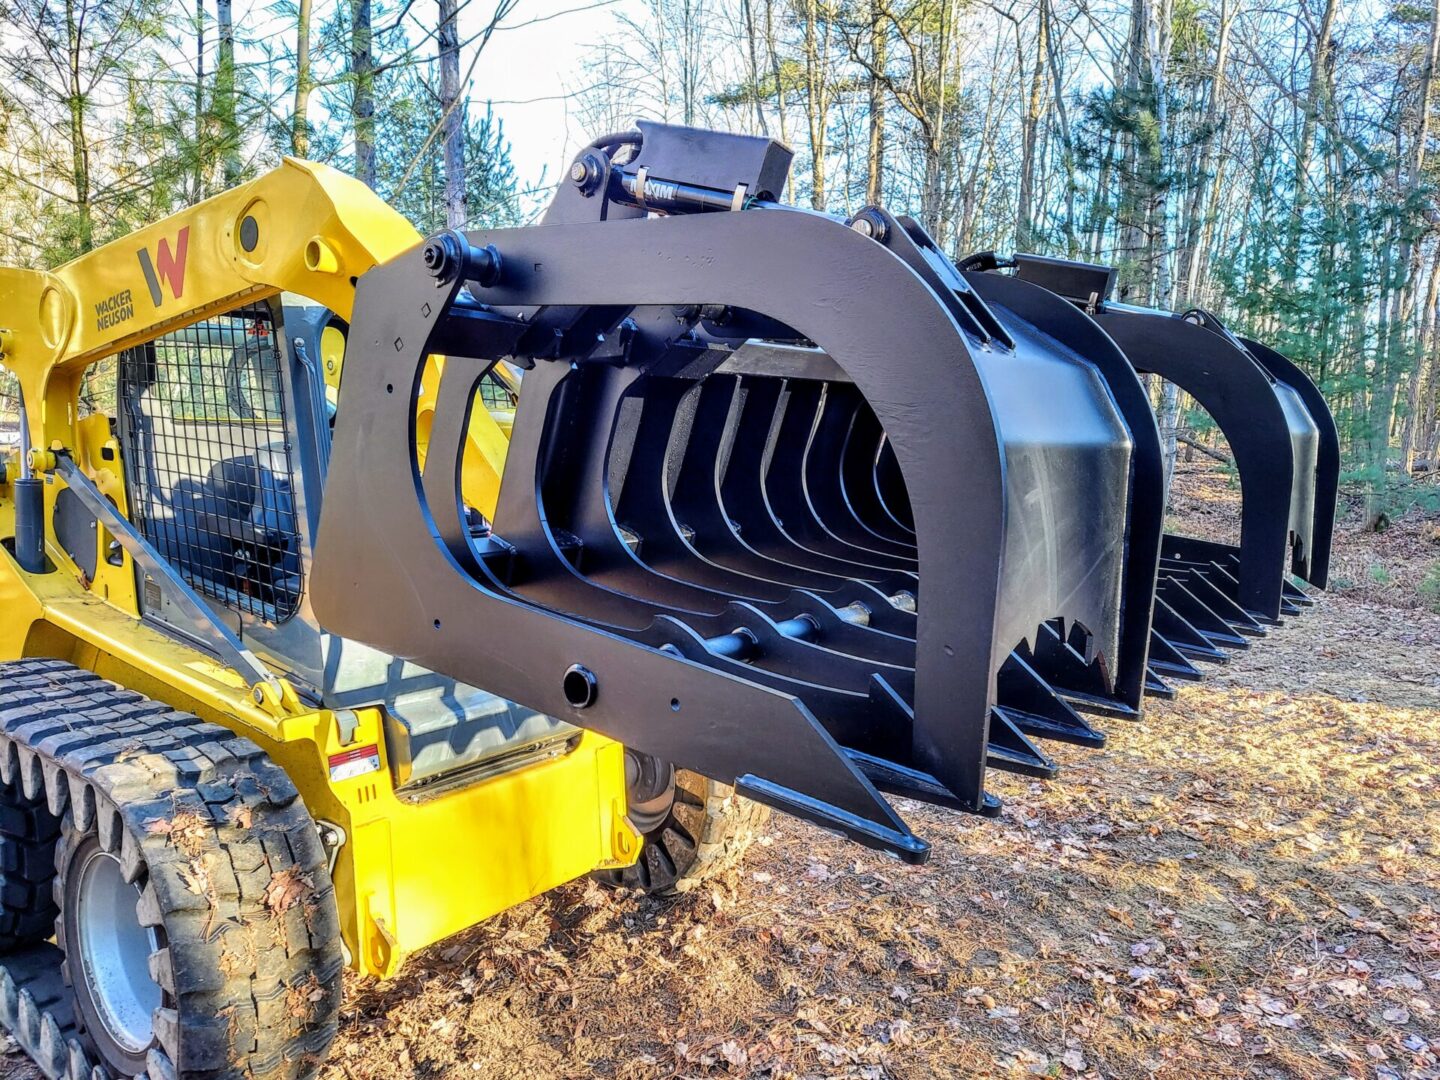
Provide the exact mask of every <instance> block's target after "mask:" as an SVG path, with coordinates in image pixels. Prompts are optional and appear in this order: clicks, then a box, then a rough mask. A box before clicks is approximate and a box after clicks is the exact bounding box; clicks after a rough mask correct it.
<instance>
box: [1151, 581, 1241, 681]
mask: <svg viewBox="0 0 1440 1080" xmlns="http://www.w3.org/2000/svg"><path fill="white" fill-rule="evenodd" d="M1154 627H1155V630H1156V632H1157V633H1159V634H1161V635H1163V636H1164V638H1165V640H1166V641H1168V642H1170V644H1172V645H1173V646H1175V648H1176V649H1178V650H1179V651H1180V652H1181V653H1182V654H1183V655H1185V656H1186V657H1188V658H1189V659H1191V660H1208V661H1210V662H1211V663H1214V664H1223V663H1226V662H1227V661H1228V660H1229V659H1230V657H1229V655H1228V654H1227V653H1226V652H1225V650H1224V649H1221V648H1218V647H1217V646H1216V645H1215V644H1214V643H1213V642H1212V641H1211V640H1210V639H1209V638H1208V637H1206V636H1205V635H1204V634H1202V633H1201V632H1200V631H1199V630H1197V629H1196V628H1195V626H1194V625H1192V624H1191V623H1190V621H1189V620H1188V619H1186V618H1185V617H1184V616H1183V615H1181V614H1180V613H1179V612H1178V611H1176V610H1175V609H1174V608H1173V607H1171V606H1170V604H1169V603H1168V602H1167V601H1165V600H1164V599H1162V598H1161V597H1159V596H1157V597H1156V598H1155V617H1154Z"/></svg>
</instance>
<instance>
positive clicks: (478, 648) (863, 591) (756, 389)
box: [312, 124, 1211, 861]
mask: <svg viewBox="0 0 1440 1080" xmlns="http://www.w3.org/2000/svg"><path fill="white" fill-rule="evenodd" d="M789 162H790V154H789V151H787V150H785V149H784V148H783V147H782V146H780V145H779V144H777V143H774V142H771V141H768V140H765V139H759V138H749V137H739V136H731V135H721V134H717V133H712V132H703V131H696V130H693V129H687V128H674V127H667V126H662V125H656V124H642V125H640V131H639V132H637V133H634V134H631V135H625V136H619V137H615V138H613V139H611V140H609V141H608V142H605V143H597V144H595V145H592V146H591V147H589V148H587V149H586V150H585V151H583V152H582V153H581V154H580V155H579V157H577V159H576V161H575V162H574V164H573V166H572V168H571V170H570V173H569V182H568V183H566V184H564V185H562V187H561V189H560V191H559V192H558V193H557V195H556V198H555V201H554V203H553V204H552V206H551V208H550V210H549V213H548V215H547V217H546V219H545V223H544V224H543V225H542V226H540V227H534V228H522V229H509V230H496V231H488V232H472V233H468V234H465V235H461V234H459V233H449V234H444V235H442V236H439V237H436V238H435V239H433V240H431V241H430V242H429V243H427V244H426V245H424V246H423V247H421V248H417V249H415V250H413V251H411V252H409V253H407V254H405V255H403V256H401V257H399V258H397V259H395V260H393V261H392V262H390V263H388V264H385V265H382V266H379V267H377V268H375V269H374V270H372V271H371V272H370V273H368V274H367V275H365V277H364V278H362V279H361V281H360V283H359V288H358V294H357V298H356V306H355V310H356V313H357V314H356V319H355V322H354V325H353V327H352V330H351V335H350V341H349V346H348V356H347V359H346V363H345V369H344V382H343V387H342V396H341V400H342V407H341V409H340V413H339V417H338V421H337V425H336V429H335V441H334V450H333V454H332V458H331V461H332V464H331V467H330V475H329V478H328V482H327V488H326V498H325V506H324V510H323V515H322V521H321V526H320V531H319V538H318V542H317V551H316V559H315V570H314V574H313V591H312V596H313V603H314V607H315V611H316V613H317V615H318V616H319V618H320V620H321V622H322V624H323V625H324V626H325V627H326V629H327V630H329V631H330V632H332V633H336V634H340V635H343V636H345V637H349V638H354V639H358V640H360V641H363V642H366V643H369V644H372V645H374V646H377V647H379V648H382V649H384V650H386V651H387V652H389V653H392V654H394V655H398V656H403V657H406V658H410V659H413V660H414V661H415V662H417V663H420V664H423V665H424V666H425V667H427V668H430V669H432V670H435V671H439V672H442V673H444V674H447V675H450V676H453V677H455V678H457V679H462V680H464V681H466V682H469V683H473V684H476V685H481V686H484V687H486V688H487V689H489V690H491V691H492V692H495V693H497V694H500V695H502V696H504V697H507V698H511V699H513V700H515V701H518V702H521V703H523V704H525V705H527V706H529V707H531V708H534V709H538V710H542V711H545V712H548V713H550V714H552V715H555V716H558V717H562V718H565V719H568V720H570V721H572V722H573V723H575V724H577V725H580V726H583V727H587V728H591V729H593V730H596V731H598V732H601V733H603V734H605V735H607V736H610V737H612V738H615V739H617V740H619V741H620V742H622V743H624V744H625V745H626V746H628V747H632V748H634V749H636V750H639V751H643V752H646V753H649V754H652V755H655V756H656V757H659V758H662V759H664V760H667V761H670V762H673V763H674V764H676V765H678V766H681V767H685V768H689V769H693V770H696V771H698V772H701V773H705V774H707V775H709V776H712V777H715V778H717V779H721V780H725V781H727V782H734V783H735V784H736V786H737V788H738V789H739V790H740V791H741V792H743V793H744V794H746V795H748V796H750V797H752V798H755V799H758V800H760V801H762V802H765V803H768V804H770V805H772V806H775V807H777V808H779V809H782V810H785V811H788V812H790V813H793V814H796V815H798V816H800V817H803V818H807V819H810V820H812V821H815V822H817V823H819V824H821V825H822V826H824V827H826V828H830V829H833V830H836V831H838V832H841V833H843V834H845V835H847V836H850V837H852V838H853V839H856V840H858V841H860V842H862V843H865V844H868V845H870V846H872V847H876V848H880V849H883V850H887V851H890V852H892V853H894V854H897V855H899V856H900V857H902V858H904V859H907V860H910V861H922V860H923V859H924V858H925V857H926V856H927V853H928V850H929V849H928V845H927V844H926V843H925V842H924V841H922V840H920V839H918V838H917V837H915V836H914V835H913V834H912V833H911V831H910V830H909V828H908V827H907V826H906V824H905V823H904V821H902V820H901V818H900V817H899V815H898V814H897V813H896V812H895V810H894V809H893V807H892V806H891V805H890V803H889V802H888V801H887V800H886V798H885V794H893V795H901V796H905V797H908V798H914V799H919V800H924V801H928V802H933V803H938V804H941V805H945V806H952V807H957V808H961V809H964V810H968V811H972V812H977V813H982V814H993V813H995V812H997V811H998V807H999V804H998V802H997V801H996V800H995V798H994V797H993V796H990V795H987V793H986V791H985V770H986V767H987V766H995V767H998V768H1003V769H1010V770H1013V771H1017V772H1020V773H1025V774H1029V775H1037V776H1049V775H1052V774H1053V773H1054V771H1055V766H1054V764H1053V763H1052V762H1051V760H1050V759H1049V758H1048V757H1047V756H1046V755H1045V754H1044V752H1043V751H1042V750H1041V749H1040V748H1039V747H1038V745H1037V740H1043V739H1056V740H1062V741H1067V742H1071V743H1075V744H1079V745H1084V746H1098V745H1100V744H1101V743H1102V742H1103V740H1104V736H1103V735H1102V734H1101V733H1099V732H1098V731H1096V730H1095V729H1094V728H1093V727H1092V726H1091V725H1090V724H1089V722H1088V721H1087V720H1085V719H1084V718H1083V717H1082V716H1081V714H1080V713H1079V712H1078V711H1077V708H1076V706H1077V705H1079V706H1083V707H1084V708H1086V709H1087V710H1090V711H1100V712H1108V713H1112V714H1115V715H1121V716H1133V715H1136V713H1137V711H1138V709H1139V708H1140V705H1141V701H1142V697H1143V694H1144V692H1145V688H1146V684H1147V670H1146V659H1147V647H1148V638H1149V632H1150V604H1151V599H1152V597H1153V594H1154V587H1155V575H1156V570H1157V566H1158V563H1159V558H1160V522H1161V517H1160V514H1161V509H1162V506H1163V492H1162V491H1161V490H1160V488H1161V477H1160V474H1159V469H1158V462H1159V454H1158V435H1157V433H1156V429H1155V423H1154V419H1153V416H1152V415H1151V414H1150V411H1149V409H1148V405H1147V403H1146V400H1145V397H1144V393H1143V390H1142V388H1141V386H1140V384H1139V381H1138V380H1137V378H1136V376H1135V374H1134V372H1133V370H1132V369H1131V368H1130V366H1129V365H1128V364H1127V363H1126V359H1125V355H1124V353H1123V352H1122V351H1121V350H1120V349H1119V348H1117V347H1116V345H1115V343H1114V342H1112V341H1110V340H1109V339H1108V338H1107V337H1106V336H1105V334H1104V333H1103V332H1101V331H1100V330H1099V329H1098V328H1097V327H1096V326H1095V323H1094V322H1093V321H1092V320H1090V319H1089V318H1087V317H1086V316H1085V315H1084V314H1083V313H1082V312H1080V311H1079V310H1078V309H1076V308H1075V307H1074V306H1073V305H1070V304H1068V303H1066V302H1065V301H1063V300H1061V299H1059V298H1058V297H1056V296H1054V295H1053V294H1051V293H1048V292H1046V291H1045V290H1043V289H1040V288H1038V287H1036V286H1034V285H1032V284H1030V283H1028V282H1025V281H1020V280H1002V279H999V278H993V279H987V280H985V281H983V282H980V283H976V284H974V285H973V286H972V284H971V283H970V282H968V281H967V280H966V278H965V277H964V276H963V275H961V274H959V273H958V272H957V271H956V270H955V268H954V267H953V266H952V265H951V264H950V263H949V262H948V261H947V260H946V259H944V258H943V256H941V255H940V254H939V253H938V252H937V251H936V250H935V247H934V245H933V244H932V243H930V241H929V239H928V237H926V236H925V235H924V233H923V232H922V231H920V230H919V229H918V228H916V227H915V226H914V224H913V223H912V222H908V221H905V220H904V219H895V218H891V217H889V216H888V215H885V214H883V212H880V211H874V212H867V214H868V215H869V216H868V217H866V218H865V220H864V223H863V224H862V223H861V220H860V219H858V218H857V219H856V221H854V222H851V223H849V226H850V227H847V223H845V222H840V221H837V220H835V219H832V218H829V217H825V216H823V215H818V214H813V213H809V212H803V211H799V210H795V209H793V208H790V207H786V206H782V205H779V204H778V203H776V202H774V201H773V200H774V197H775V195H776V194H777V193H778V192H780V191H781V190H782V189H783V185H784V181H785V177H786V174H787V171H788V168H789ZM431 354H443V355H445V356H446V357H447V361H446V364H445V367H444V374H443V385H442V387H441V391H440V393H439V395H438V402H439V403H438V407H437V409H436V411H435V414H434V416H433V420H432V423H431V425H430V428H429V431H428V433H426V437H427V439H428V449H427V452H426V455H425V457H424V461H425V467H424V469H423V470H422V469H421V468H420V466H419V464H418V461H419V457H418V456H417V447H416V444H417V434H418V433H417V430H416V407H415V398H416V395H417V391H418V389H419V385H420V379H421V375H422V372H423V371H424V368H425V361H426V358H427V357H428V356H429V355H431ZM501 359H506V360H508V361H510V362H512V363H515V364H518V365H520V366H522V367H524V368H526V369H527V373H526V375H525V380H524V391H523V393H522V394H521V396H520V403H519V406H518V410H517V412H516V416H515V422H514V428H513V432H512V436H511V442H510V447H509V451H508V457H507V460H506V465H505V471H504V477H503V480H502V484H501V488H500V493H499V499H498V503H497V506H496V509H495V512H494V515H493V520H490V521H483V520H481V519H479V517H478V515H477V514H475V513H474V511H473V508H470V507H467V506H465V505H464V503H463V501H462V498H461V495H460V475H461V467H462V461H463V456H464V453H465V449H464V448H465V446H466V438H465V434H466V430H467V425H468V422H469V418H470V414H471V410H472V409H474V408H481V407H483V405H482V404H481V403H480V402H479V401H478V400H477V397H476V387H477V384H478V382H479V380H480V378H481V377H482V375H483V374H484V373H485V372H486V371H487V370H488V369H489V367H490V366H491V365H492V364H494V363H495V362H497V361H499V360H501ZM1204 573H1205V574H1206V575H1208V574H1209V573H1211V571H1209V570H1206V571H1204ZM882 793H883V794H882Z"/></svg>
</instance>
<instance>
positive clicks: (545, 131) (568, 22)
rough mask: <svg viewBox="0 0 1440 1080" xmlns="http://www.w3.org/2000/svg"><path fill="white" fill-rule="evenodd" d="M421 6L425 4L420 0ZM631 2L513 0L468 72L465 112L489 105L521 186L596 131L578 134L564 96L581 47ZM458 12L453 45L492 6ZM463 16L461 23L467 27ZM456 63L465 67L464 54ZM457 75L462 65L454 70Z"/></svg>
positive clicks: (577, 75) (480, 0) (559, 171)
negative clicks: (510, 10)
mask: <svg viewBox="0 0 1440 1080" xmlns="http://www.w3.org/2000/svg"><path fill="white" fill-rule="evenodd" d="M420 2H421V3H424V2H425V0H420ZM634 4H635V0H601V2H600V3H596V2H595V0H520V3H519V5H518V6H517V7H516V9H515V12H514V13H513V14H512V15H511V16H510V17H509V18H508V19H507V20H506V22H505V24H504V25H503V26H502V27H501V28H500V29H498V30H497V31H496V32H495V35H494V36H493V37H492V38H491V39H490V43H489V45H487V46H486V48H485V52H484V53H483V54H482V55H481V57H480V61H479V63H478V64H477V65H476V68H475V76H474V80H473V82H472V84H471V88H470V102H471V108H472V109H483V108H484V103H485V102H486V101H487V100H488V101H491V102H493V107H494V111H495V115H496V116H498V117H499V118H500V119H501V120H502V121H503V122H504V125H505V136H506V138H508V139H509V140H510V144H511V149H512V158H513V160H514V162H515V173H516V176H517V177H518V178H519V180H520V186H521V187H522V188H528V187H531V186H533V185H535V184H537V183H539V181H540V177H541V175H542V173H543V174H545V176H546V180H547V181H548V182H554V181H555V180H557V179H558V178H559V177H560V176H561V175H563V173H564V170H565V166H566V165H568V164H569V161H570V158H571V157H572V156H573V154H574V152H575V151H577V150H578V149H579V148H580V147H581V146H583V145H584V144H585V143H587V142H589V141H590V140H591V139H592V138H594V137H595V136H596V135H600V134H603V132H595V131H582V130H581V129H580V124H579V122H578V121H577V120H576V119H575V118H574V117H572V116H570V115H568V112H567V108H566V102H565V100H564V99H565V96H566V95H567V94H568V93H570V92H573V91H575V90H579V89H581V88H582V87H583V86H584V85H585V79H584V74H583V72H582V71H581V62H582V60H583V58H584V56H585V52H586V49H587V47H588V46H590V45H591V44H593V43H596V42H598V41H600V40H601V39H603V38H604V37H606V36H607V35H612V34H614V33H616V32H618V30H619V15H620V13H621V12H623V11H625V10H627V9H629V8H631V7H633V6H634ZM472 7H473V8H474V9H475V10H474V11H473V12H472V10H471V8H468V7H467V8H466V9H465V10H464V11H462V12H461V15H460V20H461V40H464V39H465V38H466V37H467V36H469V35H471V34H474V33H476V32H477V31H478V30H479V29H480V28H481V25H482V24H483V21H484V20H485V19H486V18H487V17H488V15H489V13H490V11H491V10H493V7H492V6H491V5H490V4H489V3H486V2H484V0H476V2H475V3H474V4H473V5H472ZM467 16H468V17H469V21H468V22H467ZM463 63H465V64H468V63H469V57H468V55H467V57H466V58H465V59H464V61H463ZM462 72H463V68H462Z"/></svg>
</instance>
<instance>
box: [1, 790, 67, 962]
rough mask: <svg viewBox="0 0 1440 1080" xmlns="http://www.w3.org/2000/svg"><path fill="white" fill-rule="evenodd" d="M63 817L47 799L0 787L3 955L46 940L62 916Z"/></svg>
mask: <svg viewBox="0 0 1440 1080" xmlns="http://www.w3.org/2000/svg"><path fill="white" fill-rule="evenodd" d="M59 838H60V819H59V818H57V817H56V816H55V815H54V814H52V813H50V811H49V809H48V808H47V807H46V805H45V799H44V797H43V796H38V797H36V798H33V799H27V798H26V797H25V793H24V792H23V791H21V790H20V788H19V786H18V785H15V784H0V953H8V952H10V951H12V950H14V949H19V948H23V947H24V946H26V945H34V944H35V943H37V942H40V941H45V940H46V939H47V938H49V937H50V935H51V933H53V932H54V930H55V916H56V915H58V914H59V912H58V911H57V910H56V908H55V901H54V899H52V897H51V883H52V882H53V881H54V880H55V842H56V841H57V840H58V839H59Z"/></svg>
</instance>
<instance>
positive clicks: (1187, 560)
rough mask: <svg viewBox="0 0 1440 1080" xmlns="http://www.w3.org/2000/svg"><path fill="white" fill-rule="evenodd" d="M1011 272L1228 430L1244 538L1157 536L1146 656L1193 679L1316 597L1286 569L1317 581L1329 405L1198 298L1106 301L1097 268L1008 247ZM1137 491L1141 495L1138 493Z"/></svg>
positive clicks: (1325, 517)
mask: <svg viewBox="0 0 1440 1080" xmlns="http://www.w3.org/2000/svg"><path fill="white" fill-rule="evenodd" d="M1015 264H1016V273H1015V276H1016V277H1017V278H1019V279H1021V280H1025V281H1030V282H1033V283H1035V284H1038V285H1041V286H1043V287H1045V288H1046V289H1049V290H1052V291H1054V292H1055V293H1057V294H1059V295H1060V296H1063V297H1065V298H1067V299H1068V300H1070V301H1071V302H1072V303H1074V304H1076V305H1078V306H1081V307H1084V308H1085V309H1086V310H1087V311H1089V312H1090V314H1091V315H1092V316H1093V317H1094V319H1095V321H1096V322H1097V323H1098V324H1099V326H1100V327H1101V328H1103V330H1104V331H1105V333H1106V334H1108V335H1109V336H1110V337H1111V338H1112V339H1113V340H1114V341H1115V342H1116V344H1118V345H1119V346H1120V348H1121V349H1123V350H1124V352H1125V355H1126V356H1127V357H1128V358H1129V360H1130V363H1131V364H1132V365H1133V366H1134V368H1135V370H1136V371H1137V372H1140V373H1147V372H1153V373H1155V374H1156V375H1159V376H1161V377H1162V378H1164V379H1167V380H1169V381H1170V382H1173V383H1175V384H1176V385H1177V386H1179V387H1180V388H1181V389H1182V390H1184V391H1186V392H1187V393H1188V394H1190V395H1191V396H1192V397H1193V398H1194V399H1195V401H1196V402H1198V403H1199V405H1200V406H1201V407H1202V408H1204V409H1205V410H1206V411H1207V412H1209V414H1210V415H1211V417H1212V418H1213V419H1214V420H1215V422H1216V423H1217V424H1218V425H1219V427H1220V430H1221V432H1222V433H1223V434H1224V435H1225V438H1226V440H1227V441H1228V442H1229V444H1230V449H1231V451H1232V452H1233V454H1234V460H1235V467H1236V470H1237V472H1238V474H1239V479H1240V492H1241V520H1240V542H1239V544H1238V545H1234V544H1223V543H1216V542H1213V541H1209V540H1203V539H1197V538H1194V537H1188V536H1177V535H1173V534H1170V533H1167V534H1165V537H1164V542H1163V546H1162V551H1161V555H1162V560H1161V566H1160V576H1159V579H1158V581H1157V585H1156V596H1155V608H1154V635H1153V637H1152V640H1151V647H1150V666H1151V668H1152V670H1153V671H1155V672H1156V673H1159V674H1162V675H1166V676H1170V677H1177V678H1195V677H1198V672H1196V670H1195V669H1194V667H1193V666H1192V665H1191V664H1190V661H1192V660H1208V661H1220V662H1223V661H1224V660H1225V659H1226V653H1227V650H1234V649H1243V648H1246V647H1248V644H1249V639H1251V638H1254V637H1259V636H1262V635H1263V634H1264V633H1265V628H1266V627H1267V626H1271V625H1275V624H1277V623H1278V622H1279V620H1280V618H1281V616H1287V615H1297V614H1299V613H1300V612H1301V611H1302V610H1303V609H1304V608H1305V607H1307V606H1309V605H1311V604H1312V603H1313V602H1314V601H1313V600H1312V598H1311V597H1309V596H1308V595H1307V594H1306V593H1304V592H1303V591H1302V590H1301V589H1300V588H1298V587H1297V586H1296V585H1295V584H1294V581H1292V575H1293V578H1295V579H1299V580H1300V581H1302V582H1304V583H1306V584H1309V585H1311V586H1314V587H1316V588H1320V589H1323V588H1324V587H1325V584H1326V578H1327V576H1328V571H1329V562H1330V538H1331V533H1332V531H1333V528H1334V524H1335V504H1336V498H1337V491H1338V484H1339V473H1340V445H1339V439H1338V437H1337V435H1336V429H1335V420H1334V417H1333V416H1332V415H1331V413H1330V409H1329V406H1328V405H1327V404H1326V402H1325V399H1324V398H1323V397H1322V396H1321V394H1320V392H1319V390H1318V389H1317V388H1316V386H1315V384H1314V383H1313V382H1312V381H1311V380H1310V378H1309V377H1308V376H1307V375H1306V374H1305V373H1304V372H1303V371H1301V370H1300V369H1299V368H1298V367H1296V366H1295V364H1293V363H1292V362H1291V361H1289V360H1287V359H1286V358H1285V357H1283V356H1281V355H1280V354H1279V353H1277V352H1275V350H1273V349H1271V348H1268V347H1267V346H1265V345H1262V344H1260V343H1259V342H1257V341H1251V340H1249V339H1247V338H1241V337H1238V336H1237V335H1235V334H1233V333H1231V332H1230V331H1229V330H1228V329H1226V328H1225V326H1224V325H1223V324H1222V323H1221V322H1220V320H1219V319H1217V318H1216V317H1215V316H1214V315H1213V314H1211V313H1210V312H1208V311H1204V310H1202V309H1199V308H1195V309H1192V310H1190V311H1186V312H1183V313H1180V314H1175V313H1171V312H1166V311H1155V310H1152V309H1147V308H1139V307H1133V306H1130V305H1126V304H1119V303H1115V302H1113V301H1111V300H1110V299H1109V295H1110V291H1111V288H1112V286H1113V284H1114V278H1115V273H1114V271H1113V270H1112V269H1110V268H1108V267H1104V266H1095V265H1091V264H1086V263H1074V262H1066V261H1064V260H1059V259H1049V258H1043V257H1040V256H1033V255H1017V256H1016V257H1015ZM1140 497H1148V493H1142V494H1141V495H1140Z"/></svg>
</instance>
